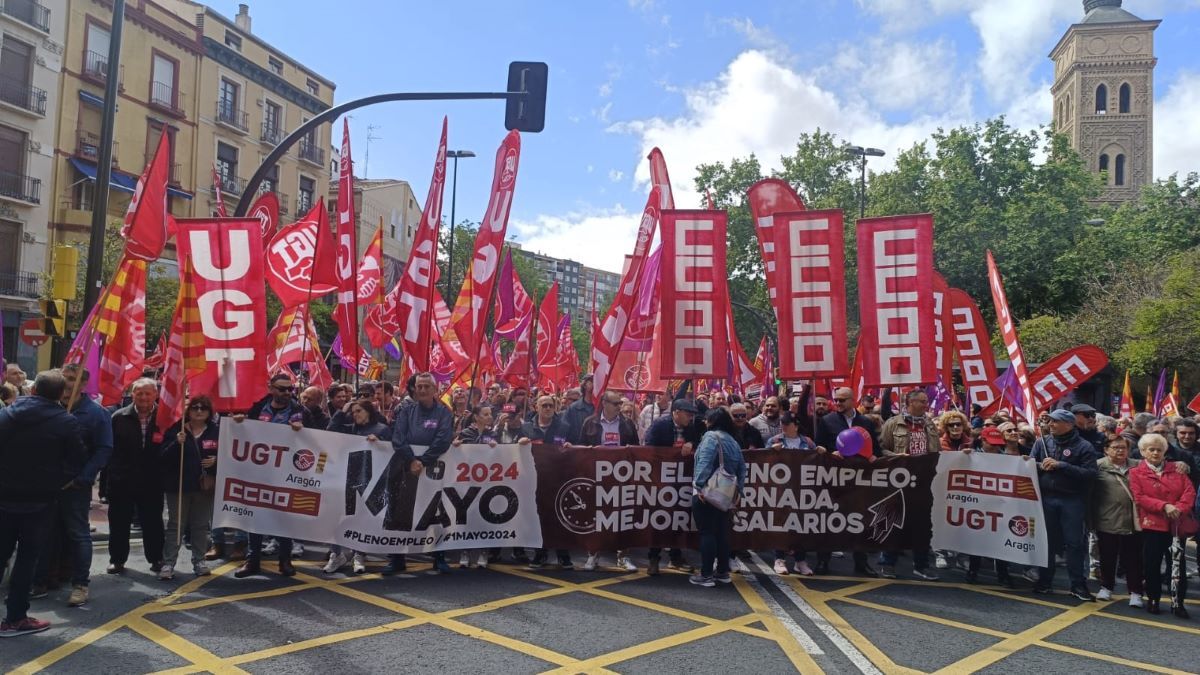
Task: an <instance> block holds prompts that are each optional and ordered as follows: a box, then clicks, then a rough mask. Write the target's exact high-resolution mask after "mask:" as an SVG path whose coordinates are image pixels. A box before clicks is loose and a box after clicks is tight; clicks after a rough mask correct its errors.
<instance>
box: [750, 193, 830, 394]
mask: <svg viewBox="0 0 1200 675" xmlns="http://www.w3.org/2000/svg"><path fill="white" fill-rule="evenodd" d="M773 220H774V225H773V226H772V227H771V228H770V229H769V230H768V232H771V233H773V234H774V236H775V242H774V250H775V256H774V262H775V268H774V269H775V275H774V278H775V280H776V284H777V287H776V289H774V290H775V291H776V293H775V296H774V298H773V300H772V304H773V305H774V306H775V316H776V317H777V318H778V319H779V347H778V352H779V353H778V354H777V355H776V359H777V367H778V368H779V377H781V378H785V379H799V378H813V377H834V376H837V377H845V376H846V375H848V374H849V373H850V354H849V345H848V344H847V340H846V281H845V274H846V261H845V246H844V235H843V230H842V212H841V211H793V212H789V213H777V214H775V216H774V218H773ZM757 222H759V223H761V222H763V219H758V220H757ZM759 232H760V236H761V234H762V230H760V231H759ZM769 269H770V268H768V270H769Z"/></svg>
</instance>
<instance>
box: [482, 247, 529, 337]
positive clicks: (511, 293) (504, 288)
mask: <svg viewBox="0 0 1200 675" xmlns="http://www.w3.org/2000/svg"><path fill="white" fill-rule="evenodd" d="M499 275H500V276H499V278H498V279H497V280H496V319H495V324H496V327H495V330H494V331H492V335H493V336H495V337H498V338H503V339H505V340H514V341H515V340H517V339H518V338H519V337H520V336H521V335H522V334H523V333H524V332H525V328H526V327H527V326H528V325H529V322H530V316H531V315H532V312H531V311H529V310H531V309H532V307H533V300H531V299H530V297H529V295H528V294H527V293H526V292H525V287H524V286H523V285H521V281H520V280H519V279H518V278H517V272H516V268H515V267H513V261H512V250H511V249H510V250H509V251H508V252H507V254H506V255H505V256H504V262H502V263H500V272H499Z"/></svg>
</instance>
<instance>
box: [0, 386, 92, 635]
mask: <svg viewBox="0 0 1200 675" xmlns="http://www.w3.org/2000/svg"><path fill="white" fill-rule="evenodd" d="M64 389H66V380H64V379H63V376H62V373H60V372H58V371H46V372H43V373H39V374H38V376H37V378H36V379H35V380H34V383H33V395H32V396H26V397H23V398H19V399H17V401H16V402H15V403H13V404H12V405H11V406H8V407H7V408H3V409H0V560H8V558H9V556H11V555H12V552H13V549H14V548H15V549H17V559H16V562H14V563H13V568H12V574H11V575H10V578H9V589H8V601H7V614H6V615H5V617H4V621H3V622H0V637H15V636H17V635H26V634H28V633H37V632H39V631H44V630H46V629H47V628H49V627H50V623H49V622H47V621H42V620H39V619H35V618H33V617H31V616H28V615H27V614H26V612H27V611H29V587H30V585H31V584H32V582H33V573H34V567H35V566H36V565H37V558H38V555H39V554H40V553H41V552H42V548H43V546H44V544H45V537H46V534H47V533H48V532H49V531H50V523H51V519H52V518H53V515H54V503H55V501H56V500H57V499H58V497H59V494H60V493H61V492H62V490H64V489H67V488H68V487H71V486H72V485H73V484H74V481H75V479H76V477H77V476H79V473H80V471H81V470H82V469H83V465H84V462H85V461H86V460H87V453H86V451H85V450H84V448H83V441H82V440H81V438H80V435H79V423H78V422H77V421H76V420H75V418H74V417H72V416H71V414H70V413H68V412H67V411H66V410H65V409H64V408H63V407H62V405H61V404H60V403H59V399H61V398H62V394H63V390H64Z"/></svg>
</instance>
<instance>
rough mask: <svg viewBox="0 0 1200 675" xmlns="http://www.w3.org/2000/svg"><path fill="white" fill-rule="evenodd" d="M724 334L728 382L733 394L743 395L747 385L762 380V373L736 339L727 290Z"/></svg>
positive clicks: (730, 302)
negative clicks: (726, 343) (727, 342)
mask: <svg viewBox="0 0 1200 675" xmlns="http://www.w3.org/2000/svg"><path fill="white" fill-rule="evenodd" d="M725 334H726V335H727V336H729V338H728V339H729V357H728V361H729V371H730V372H729V375H728V383H729V385H730V386H731V387H732V388H733V391H734V393H735V394H738V395H739V396H744V395H745V394H746V391H747V388H748V387H750V386H751V385H753V384H756V383H758V382H759V381H760V380H762V378H763V373H762V371H761V370H756V369H755V368H754V364H753V363H751V362H750V357H749V356H746V350H745V349H743V348H742V341H741V340H739V339H738V335H737V330H736V329H735V328H734V325H733V304H732V301H731V300H730V298H729V293H728V292H726V293H725Z"/></svg>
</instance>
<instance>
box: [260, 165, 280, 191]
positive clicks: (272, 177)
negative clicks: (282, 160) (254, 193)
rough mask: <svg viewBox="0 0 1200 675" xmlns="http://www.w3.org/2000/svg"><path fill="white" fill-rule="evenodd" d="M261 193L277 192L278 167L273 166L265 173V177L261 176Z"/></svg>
mask: <svg viewBox="0 0 1200 675" xmlns="http://www.w3.org/2000/svg"><path fill="white" fill-rule="evenodd" d="M260 190H261V191H263V192H279V165H278V164H275V165H273V166H272V167H271V168H270V170H268V171H267V175H265V176H263V179H262V187H261V188H260Z"/></svg>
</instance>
